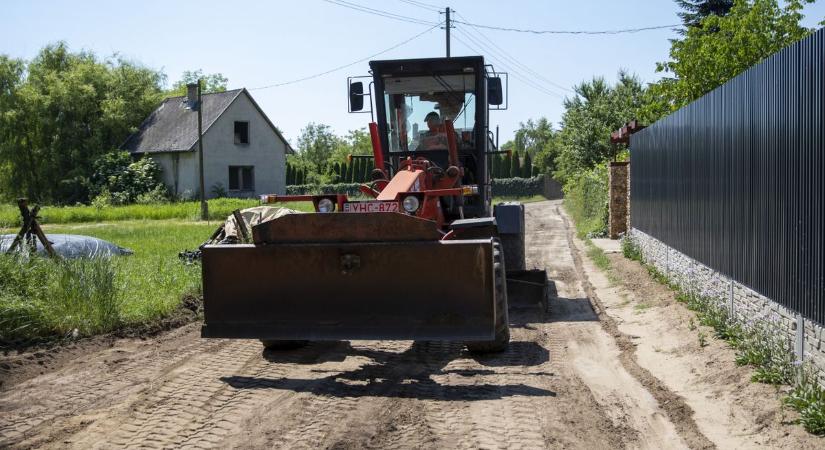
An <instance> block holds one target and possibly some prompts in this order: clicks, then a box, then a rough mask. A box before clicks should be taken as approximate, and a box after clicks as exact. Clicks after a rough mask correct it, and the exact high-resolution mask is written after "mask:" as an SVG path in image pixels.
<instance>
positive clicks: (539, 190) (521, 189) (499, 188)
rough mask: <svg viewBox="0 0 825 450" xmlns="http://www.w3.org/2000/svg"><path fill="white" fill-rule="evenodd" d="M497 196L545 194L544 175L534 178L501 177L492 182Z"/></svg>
mask: <svg viewBox="0 0 825 450" xmlns="http://www.w3.org/2000/svg"><path fill="white" fill-rule="evenodd" d="M492 188H493V196H495V197H532V196H534V195H542V194H544V176H542V175H539V176H537V177H532V178H499V179H494V180H493V183H492Z"/></svg>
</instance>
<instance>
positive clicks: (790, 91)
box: [630, 29, 825, 324]
mask: <svg viewBox="0 0 825 450" xmlns="http://www.w3.org/2000/svg"><path fill="white" fill-rule="evenodd" d="M824 69H825V29H820V30H819V31H817V32H816V33H815V34H814V35H813V36H810V37H808V38H806V39H804V40H802V41H800V42H798V43H796V44H794V45H792V46H790V47H787V48H785V49H783V50H781V51H780V52H778V53H776V54H774V55H773V56H771V57H769V58H768V59H766V60H765V61H763V62H761V63H760V64H758V65H756V66H754V67H751V68H750V69H748V70H747V71H745V72H744V73H742V74H740V75H739V76H737V77H736V78H734V79H732V80H731V81H729V82H728V83H726V84H724V85H723V86H720V87H719V88H717V89H716V90H714V91H712V92H710V93H708V94H707V95H705V96H704V97H702V98H700V99H698V100H696V101H695V102H693V103H691V104H690V105H688V106H686V107H684V108H682V109H680V110H679V111H677V112H675V113H673V114H671V115H670V116H668V117H666V118H664V119H662V120H660V121H658V122H656V123H655V124H653V125H652V126H650V127H648V128H646V129H644V130H642V131H641V132H639V133H637V134H635V135H633V137H632V138H631V153H630V154H631V189H630V191H631V221H632V226H633V227H634V228H637V229H639V230H641V231H643V232H645V233H647V234H650V235H651V236H653V237H655V238H657V239H659V240H661V241H663V242H665V243H666V244H668V245H669V246H671V247H672V248H675V249H676V250H678V251H680V252H682V253H684V254H686V255H688V256H690V257H692V258H694V259H696V260H697V261H699V262H701V263H703V264H705V265H707V266H709V267H711V268H713V269H715V270H718V271H719V272H722V273H724V274H726V275H728V276H729V277H731V278H733V279H734V280H736V281H738V282H740V283H742V284H744V285H746V286H748V287H750V288H752V289H754V290H755V291H757V292H759V293H761V294H762V295H764V296H766V297H769V298H771V299H773V300H775V301H777V302H779V303H781V304H783V305H785V306H787V307H789V308H791V309H793V310H795V311H797V312H799V313H801V314H803V315H804V316H806V317H808V318H810V319H813V320H815V321H817V322H819V323H820V324H823V323H825V294H824V293H825V282H824V281H823V278H825V240H824V239H823V234H824V233H825V183H823V176H825V155H823V152H825V140H824V139H823V137H825V136H823V134H825V131H823V130H825V122H823V118H825V77H823V71H824Z"/></svg>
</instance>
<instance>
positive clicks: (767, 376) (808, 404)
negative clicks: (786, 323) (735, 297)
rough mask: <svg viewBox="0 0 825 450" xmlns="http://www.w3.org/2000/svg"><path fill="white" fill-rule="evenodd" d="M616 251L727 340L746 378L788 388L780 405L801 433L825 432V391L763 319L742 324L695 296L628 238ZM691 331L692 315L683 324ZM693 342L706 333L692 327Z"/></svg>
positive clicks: (721, 305) (720, 304) (721, 306)
mask: <svg viewBox="0 0 825 450" xmlns="http://www.w3.org/2000/svg"><path fill="white" fill-rule="evenodd" d="M622 250H623V253H624V255H625V257H627V258H628V259H632V260H636V261H639V262H640V263H641V264H642V265H644V266H645V267H647V270H648V272H649V273H650V275H651V277H652V278H653V279H655V280H656V281H657V282H659V283H661V284H664V285H666V286H668V287H669V288H671V289H673V290H674V291H676V300H678V301H679V302H681V303H683V304H685V306H686V307H687V308H688V309H690V310H692V311H694V312H695V313H696V317H697V319H698V320H699V323H700V324H701V325H704V326H706V327H709V328H711V329H712V330H713V333H714V336H715V337H716V338H718V339H721V340H723V341H725V342H727V343H728V345H730V346H731V347H732V348H733V349H734V350H735V351H736V363H737V364H739V365H743V366H750V367H752V368H753V374H752V375H751V381H754V382H759V383H767V384H773V385H788V386H791V388H792V389H791V392H790V393H789V394H788V395H787V396H786V397H785V398H784V399H783V403H784V404H785V405H786V406H788V407H790V408H792V409H794V410H796V411H797V412H799V420H798V422H799V423H800V424H801V425H802V426H803V427H804V428H805V430H806V431H808V432H809V433H812V434H816V435H825V389H823V387H822V386H821V385H820V384H819V380H818V379H817V374H816V372H815V371H814V370H813V369H812V368H811V366H810V365H809V364H808V363H807V362H805V363H803V362H801V361H795V360H794V359H795V355H794V352H793V350H792V346H791V343H790V341H789V340H788V339H787V338H785V337H782V336H780V335H777V334H776V333H775V332H774V330H772V329H771V327H772V326H773V325H771V324H765V323H764V322H753V321H749V322H748V323H743V322H742V321H741V319H737V318H735V317H732V316H731V315H730V312H729V310H728V308H727V307H726V306H725V302H726V299H718V298H711V297H706V296H703V295H698V294H697V293H696V290H695V289H691V288H690V286H681V285H679V284H678V283H677V282H676V281H674V280H672V279H670V278H669V277H668V276H667V275H665V274H663V273H661V272H659V271H658V270H657V269H656V268H655V267H653V265H649V264H647V262H645V260H644V258H643V255H642V252H641V251H640V249H639V248H638V246H637V245H636V243H634V242H633V241H632V240H631V239H627V238H626V239H625V240H624V241H623V242H622ZM688 328H690V330H692V331H693V330H696V329H697V327H696V323H695V322H694V320H693V319H691V320H690V323H689V324H688ZM697 334H698V339H699V345H700V346H701V347H704V346H706V345H707V340H706V339H707V336H706V334H705V332H704V331H703V330H698V333H697Z"/></svg>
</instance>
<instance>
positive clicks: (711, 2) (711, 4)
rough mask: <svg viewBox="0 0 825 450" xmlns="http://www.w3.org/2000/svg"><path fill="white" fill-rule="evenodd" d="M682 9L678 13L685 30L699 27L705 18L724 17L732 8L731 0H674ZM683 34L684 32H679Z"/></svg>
mask: <svg viewBox="0 0 825 450" xmlns="http://www.w3.org/2000/svg"><path fill="white" fill-rule="evenodd" d="M675 1H676V4H677V5H678V6H679V7H680V8H682V9H683V11H682V12H680V13H679V17H680V18H681V19H682V23H684V24H685V28H690V27H699V26H701V25H702V20H703V19H704V18H705V17H708V16H711V15H714V16H724V15H726V14H727V13H728V12H729V11H730V9H731V8H733V0H675ZM681 33H682V34H684V33H685V31H684V30H682V31H681Z"/></svg>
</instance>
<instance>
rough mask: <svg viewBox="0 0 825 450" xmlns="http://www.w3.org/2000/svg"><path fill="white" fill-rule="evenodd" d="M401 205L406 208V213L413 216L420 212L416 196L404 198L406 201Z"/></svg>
mask: <svg viewBox="0 0 825 450" xmlns="http://www.w3.org/2000/svg"><path fill="white" fill-rule="evenodd" d="M401 205H402V206H403V207H404V211H407V212H408V213H410V214H412V213H414V212H416V211H418V206H419V205H420V203H419V201H418V197H416V196H414V195H410V196H407V197H405V198H404V201H403V202H401Z"/></svg>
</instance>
